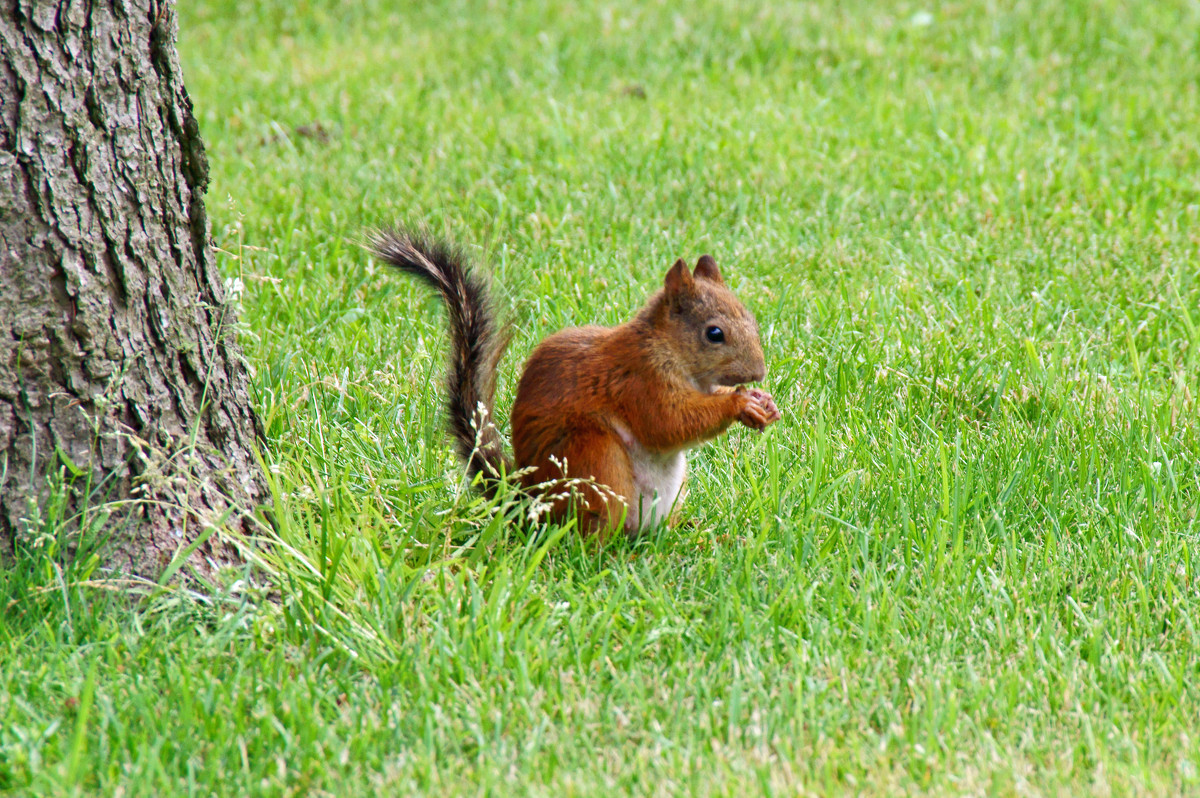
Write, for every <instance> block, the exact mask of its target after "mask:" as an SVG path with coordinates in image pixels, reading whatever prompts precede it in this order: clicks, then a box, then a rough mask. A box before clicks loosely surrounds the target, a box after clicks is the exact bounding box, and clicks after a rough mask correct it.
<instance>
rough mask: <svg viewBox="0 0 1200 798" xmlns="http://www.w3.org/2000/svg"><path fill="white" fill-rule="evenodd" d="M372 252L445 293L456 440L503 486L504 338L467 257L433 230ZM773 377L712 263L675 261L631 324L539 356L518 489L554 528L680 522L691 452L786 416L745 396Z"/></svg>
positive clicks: (634, 527) (580, 333) (524, 378)
mask: <svg viewBox="0 0 1200 798" xmlns="http://www.w3.org/2000/svg"><path fill="white" fill-rule="evenodd" d="M368 247H369V249H370V250H371V252H372V253H373V254H374V255H375V256H376V257H377V258H379V259H380V260H382V261H383V262H385V263H387V264H389V265H391V266H394V267H396V268H397V269H399V270H400V271H402V272H405V273H407V274H411V275H413V276H415V277H417V278H419V279H420V280H422V281H423V282H425V283H426V284H427V285H429V286H431V287H432V288H434V289H436V290H437V291H438V293H439V294H441V297H442V300H443V301H444V302H445V305H446V309H447V311H448V314H449V324H450V341H451V353H450V367H449V373H448V374H447V385H448V391H447V393H448V397H447V415H448V416H449V422H450V427H451V432H452V434H453V437H454V441H455V444H456V448H457V450H458V454H459V456H460V457H461V458H462V460H463V463H464V464H465V467H466V471H467V476H468V478H469V479H472V480H474V479H475V477H477V476H479V477H481V480H482V482H483V485H484V489H485V490H486V491H489V492H490V491H491V490H494V487H495V483H496V480H497V479H499V478H500V477H501V475H503V474H505V473H512V472H513V463H511V462H509V461H508V460H507V458H506V457H505V456H504V447H503V443H502V441H501V439H500V436H499V433H498V432H497V431H496V428H495V426H494V425H493V424H492V423H491V422H490V418H491V411H492V406H493V405H492V402H493V396H494V394H495V387H496V368H497V364H498V363H499V361H500V358H501V356H502V355H503V353H504V349H505V347H506V345H507V343H508V341H507V337H505V336H503V335H501V334H500V333H499V331H498V330H497V328H496V322H495V317H494V314H493V313H492V311H491V308H490V306H489V302H488V298H487V290H486V287H485V284H484V283H483V282H482V281H481V280H480V279H479V278H478V277H477V276H476V275H475V274H473V273H472V272H471V271H470V270H469V268H468V266H467V260H466V258H465V256H464V254H463V253H462V251H461V250H459V249H457V248H456V247H454V246H452V245H449V244H447V243H444V242H439V241H434V240H432V239H430V238H429V237H427V236H426V235H424V234H417V233H412V232H405V231H399V230H385V231H379V232H375V233H374V234H372V236H371V239H370V241H369V244H368ZM766 373H767V369H766V364H765V363H764V361H763V353H762V348H761V346H760V345H759V340H758V325H757V323H756V322H755V320H754V317H753V316H752V315H751V314H750V312H749V311H747V310H746V308H745V307H744V306H743V305H742V303H741V302H739V301H738V300H737V298H736V297H735V296H734V295H733V293H732V292H731V291H730V290H729V289H728V288H727V287H726V285H725V281H724V280H723V279H722V278H721V272H720V270H719V269H718V268H717V263H716V261H714V260H713V259H712V257H710V256H708V255H704V256H702V257H701V258H700V260H699V261H698V262H697V263H696V268H695V270H694V271H689V270H688V267H687V264H685V263H684V261H683V260H682V259H680V260H677V261H676V262H675V265H674V266H672V267H671V269H670V270H669V271H668V272H667V275H666V278H665V280H664V281H663V287H662V288H661V289H660V290H658V291H656V292H655V293H654V294H653V295H652V296H651V297H650V299H649V300H648V301H647V302H646V304H645V306H644V307H643V308H642V309H641V310H640V311H639V312H638V313H637V315H636V316H634V317H633V319H632V320H630V321H628V322H626V323H624V324H620V325H617V326H616V327H595V326H589V327H578V328H572V329H566V330H562V331H560V332H557V333H555V334H554V335H551V336H550V337H549V338H546V339H545V340H544V341H542V342H541V343H540V344H539V345H538V346H537V348H536V349H535V350H534V351H533V354H532V355H530V357H529V361H528V362H527V363H526V364H525V371H524V373H523V374H522V375H521V381H520V383H519V385H518V387H517V398H516V401H515V402H514V403H513V408H512V413H511V415H510V420H511V423H512V446H513V454H514V456H515V461H516V462H515V466H516V468H517V469H520V470H521V472H522V477H521V482H522V487H523V489H524V490H526V491H529V492H542V493H543V494H544V495H546V496H548V497H550V501H552V504H551V507H550V520H551V521H554V522H558V523H562V522H565V521H566V520H568V519H569V518H570V517H571V516H572V513H576V514H577V517H578V520H579V526H580V528H581V529H582V530H584V532H585V533H598V534H600V535H607V534H609V533H610V532H613V531H615V530H618V529H624V531H625V532H626V533H630V534H633V533H636V532H638V531H640V530H643V529H645V528H647V527H649V526H652V525H654V524H656V523H661V522H667V523H670V522H671V521H672V518H671V517H670V516H671V515H672V510H673V508H674V507H675V505H676V504H677V503H678V502H679V500H680V499H681V498H682V496H681V494H682V492H683V482H684V476H685V472H686V469H687V462H686V459H685V453H686V452H687V450H688V449H691V448H693V447H695V446H698V445H699V444H701V443H703V442H704V441H706V440H709V439H710V438H714V437H716V436H717V435H720V434H721V433H722V432H724V431H725V429H726V428H727V427H729V425H730V424H732V423H733V422H735V421H740V422H741V423H743V424H745V425H746V426H748V427H750V428H752V429H756V430H762V429H764V428H765V427H766V426H767V425H768V424H771V423H773V422H775V421H777V420H779V418H780V413H779V409H778V408H777V407H776V405H775V400H774V399H773V398H772V397H771V395H770V394H769V393H767V392H766V391H763V390H760V389H757V388H746V387H744V386H745V385H746V384H747V383H752V382H758V381H760V380H762V379H763V378H764V377H765V376H766ZM481 411H482V412H481ZM563 486H568V489H567V490H563V489H562V488H563Z"/></svg>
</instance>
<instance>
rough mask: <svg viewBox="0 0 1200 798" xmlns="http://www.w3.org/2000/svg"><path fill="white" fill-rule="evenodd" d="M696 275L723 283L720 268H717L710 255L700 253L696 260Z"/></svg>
mask: <svg viewBox="0 0 1200 798" xmlns="http://www.w3.org/2000/svg"><path fill="white" fill-rule="evenodd" d="M696 276H697V277H703V278H704V279H705V280H711V281H712V282H714V283H720V284H721V285H725V281H724V280H722V279H721V270H720V269H718V268H717V262H716V261H715V260H713V256H712V255H701V256H700V260H698V261H696Z"/></svg>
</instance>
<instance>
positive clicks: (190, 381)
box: [0, 0, 265, 576]
mask: <svg viewBox="0 0 1200 798" xmlns="http://www.w3.org/2000/svg"><path fill="white" fill-rule="evenodd" d="M0 2H2V3H3V6H2V8H0V553H3V552H5V551H7V552H9V553H10V554H11V552H12V551H13V547H14V546H17V545H20V544H21V542H22V541H23V540H26V539H31V536H36V535H39V534H43V533H44V532H45V530H46V529H48V528H51V527H53V526H54V525H55V524H62V523H73V524H76V525H77V524H79V522H80V520H81V519H83V518H85V517H86V516H87V513H88V512H91V511H95V509H96V508H97V507H98V506H101V505H102V506H103V507H102V509H103V511H104V512H107V513H109V514H110V515H109V518H108V521H107V525H106V531H107V532H109V533H111V537H110V544H109V545H108V547H107V549H106V551H107V563H108V564H109V565H110V566H113V567H115V568H118V569H120V570H123V571H130V572H134V573H140V574H143V575H148V576H152V575H156V574H157V573H158V572H160V571H161V570H162V568H163V567H164V566H165V565H166V564H167V562H169V560H170V558H171V557H172V556H173V555H174V554H175V553H176V552H177V551H180V550H181V547H182V546H185V545H187V544H188V543H189V542H191V541H194V540H196V539H198V538H199V537H202V536H203V535H204V534H206V533H207V532H208V531H210V530H211V528H212V527H213V525H215V524H221V523H225V524H227V525H229V524H237V523H238V519H239V518H241V519H242V520H243V521H244V519H245V516H240V515H235V516H232V517H227V516H226V513H227V512H228V511H229V510H231V509H232V510H234V511H236V512H243V511H245V510H246V509H247V508H252V507H253V506H254V505H255V504H256V503H257V502H258V501H260V500H261V499H262V498H263V497H264V495H265V491H264V489H263V483H262V474H261V473H260V469H259V466H258V464H257V460H256V458H255V456H254V445H255V442H256V431H257V429H258V427H257V421H256V418H255V416H254V413H253V411H252V410H251V407H250V397H249V392H248V378H247V366H246V364H245V361H244V360H243V358H242V356H241V353H240V350H239V348H238V346H237V343H236V340H235V336H234V331H235V326H236V325H235V321H236V319H235V314H234V312H233V307H232V306H231V305H230V304H228V303H227V302H226V300H225V291H224V288H223V285H222V280H221V275H220V274H219V272H218V270H217V268H216V265H215V258H214V255H213V252H212V249H211V247H210V245H209V233H208V221H207V217H206V216H205V211H204V203H203V194H204V189H205V187H206V185H207V182H208V163H207V161H206V159H205V155H204V147H203V145H202V143H201V141H200V135H199V129H198V126H197V124H196V120H195V118H194V117H193V115H192V109H191V102H190V100H189V99H188V96H187V92H186V91H185V90H184V87H183V80H182V76H181V72H180V68H179V60H178V57H177V54H176V47H175V42H176V34H177V31H176V23H175V18H174V17H175V15H174V13H173V10H172V5H171V3H169V2H166V3H165V2H163V0H85V1H83V2H73V1H72V0H62V2H48V1H47V0H0ZM64 479H65V481H66V482H69V483H70V490H69V491H68V492H67V500H66V503H65V504H63V503H62V501H61V500H60V498H53V499H51V498H48V497H51V496H52V491H51V486H52V485H53V484H56V483H57V484H59V485H60V486H61V484H62V482H63V480H64ZM63 508H65V509H66V512H65V515H64V513H63V512H62V510H63ZM89 508H91V509H90V510H89ZM101 517H103V513H101ZM217 540H218V538H217V537H216V536H214V537H211V538H209V539H208V540H207V542H205V543H204V544H203V545H201V546H200V547H199V548H198V549H197V550H196V553H195V554H194V555H193V557H192V562H193V563H195V564H197V565H199V566H200V567H201V568H202V569H208V568H211V566H212V565H221V564H225V563H229V562H231V561H234V560H235V559H236V557H235V554H234V552H233V551H232V550H231V548H230V547H228V546H227V545H226V544H218V543H217V542H216V541H217Z"/></svg>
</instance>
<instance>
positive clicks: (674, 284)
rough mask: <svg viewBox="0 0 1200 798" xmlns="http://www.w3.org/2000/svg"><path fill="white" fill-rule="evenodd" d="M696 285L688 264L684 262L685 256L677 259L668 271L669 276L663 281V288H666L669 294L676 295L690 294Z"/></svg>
mask: <svg viewBox="0 0 1200 798" xmlns="http://www.w3.org/2000/svg"><path fill="white" fill-rule="evenodd" d="M694 286H695V283H694V282H693V281H692V273H691V272H689V271H688V267H687V264H686V263H684V262H683V258H680V259H679V260H677V261H675V265H674V266H672V267H671V270H670V271H669V272H667V277H666V279H665V280H664V281H663V288H665V289H666V291H667V296H670V297H676V296H681V295H683V294H689V293H691V291H692V288H693V287H694Z"/></svg>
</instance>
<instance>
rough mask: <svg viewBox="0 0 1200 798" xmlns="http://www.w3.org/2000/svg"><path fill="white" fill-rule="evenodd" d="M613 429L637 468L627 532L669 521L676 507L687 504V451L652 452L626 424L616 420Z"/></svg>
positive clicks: (627, 516) (626, 525) (626, 518)
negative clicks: (685, 486) (684, 490)
mask: <svg viewBox="0 0 1200 798" xmlns="http://www.w3.org/2000/svg"><path fill="white" fill-rule="evenodd" d="M613 429H614V430H616V433H617V435H619V436H620V438H621V442H622V443H624V444H625V451H627V452H629V462H630V465H632V466H633V493H634V495H632V496H630V497H629V510H628V512H627V513H626V515H625V531H626V532H639V531H641V530H643V529H649V528H650V527H652V526H654V525H656V524H661V523H663V522H665V521H666V520H667V519H668V518H670V516H671V511H672V510H673V509H674V508H675V505H677V504H679V503H680V502H682V501H683V496H682V495H681V494H682V493H683V480H684V478H685V477H686V476H687V451H686V450H685V449H680V450H679V451H677V452H670V453H664V452H652V451H650V450H649V449H647V448H646V447H644V446H642V444H641V442H639V441H638V439H637V438H635V437H633V433H631V432H630V431H629V430H628V429H626V428H625V425H624V424H621V423H620V422H617V421H613Z"/></svg>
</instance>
